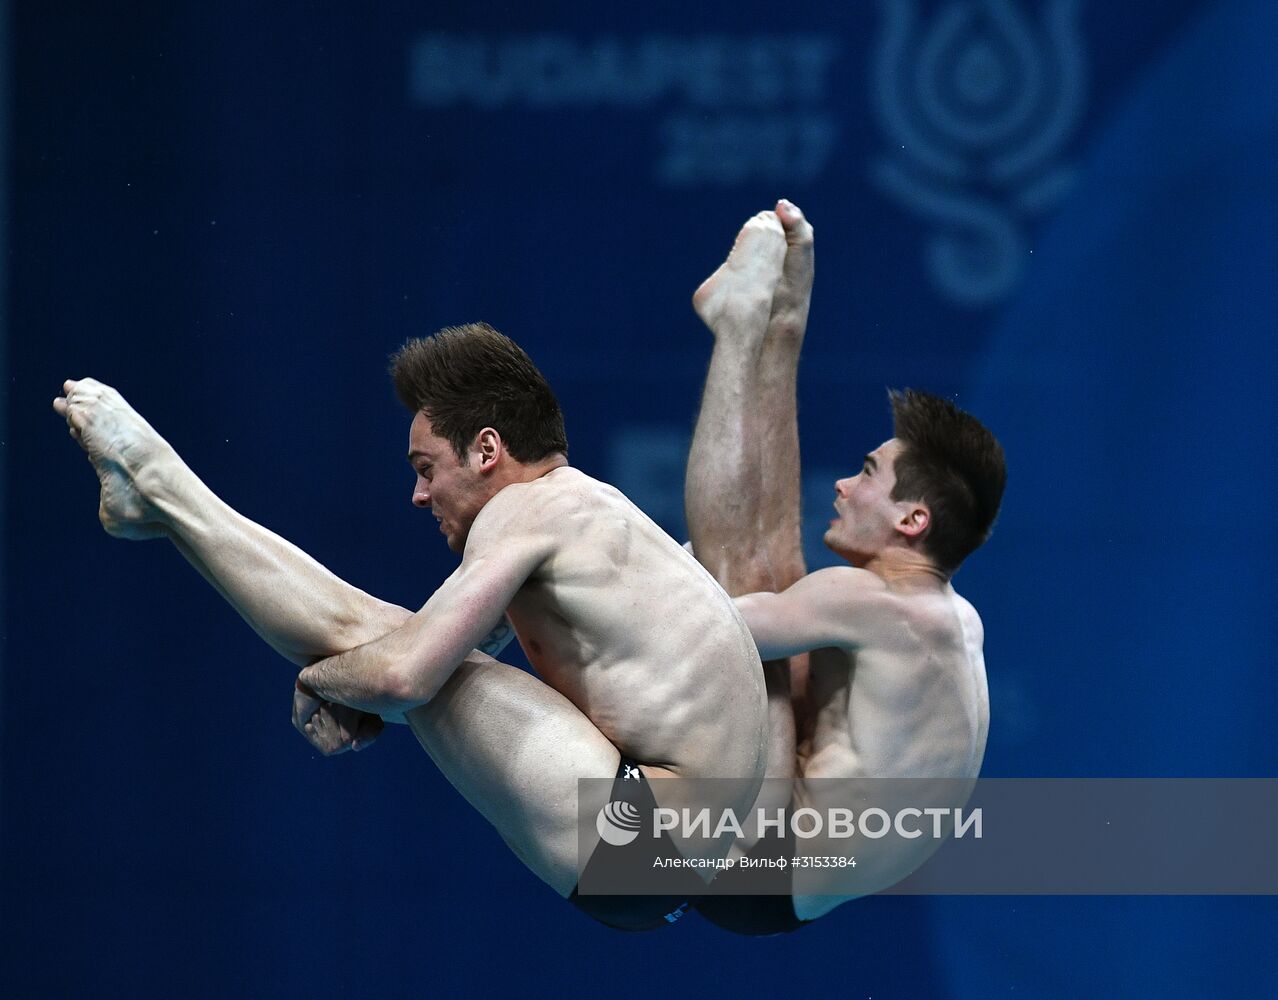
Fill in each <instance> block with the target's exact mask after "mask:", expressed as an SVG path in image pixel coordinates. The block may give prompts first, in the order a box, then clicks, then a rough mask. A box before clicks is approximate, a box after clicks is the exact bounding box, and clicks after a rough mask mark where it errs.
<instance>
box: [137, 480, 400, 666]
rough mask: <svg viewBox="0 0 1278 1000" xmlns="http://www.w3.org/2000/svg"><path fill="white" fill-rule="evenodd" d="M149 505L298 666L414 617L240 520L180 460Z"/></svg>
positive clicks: (154, 489) (157, 483)
mask: <svg viewBox="0 0 1278 1000" xmlns="http://www.w3.org/2000/svg"><path fill="white" fill-rule="evenodd" d="M146 487H147V496H148V499H150V500H151V502H152V503H153V504H154V505H155V507H156V508H157V509H158V510H159V511H160V512H161V513H162V515H163V517H164V522H163V523H164V526H165V530H166V533H167V534H168V536H169V538H170V539H171V540H172V541H173V543H174V545H175V546H176V547H177V549H178V550H179V551H180V552H181V553H182V555H183V556H185V557H186V559H187V560H188V561H189V562H190V563H191V565H192V566H194V567H195V569H196V570H197V571H199V573H200V574H201V575H202V576H203V577H204V578H205V579H206V580H208V582H209V583H210V584H212V585H213V587H214V588H215V589H216V590H217V591H218V593H220V594H221V595H222V596H223V597H224V598H225V599H226V600H227V602H228V603H230V604H231V606H232V607H234V608H235V610H236V611H238V612H239V614H240V616H241V617H243V618H244V620H245V621H246V622H248V623H249V625H250V626H251V627H252V628H253V630H254V631H255V632H257V634H258V635H260V636H261V637H262V638H263V639H264V640H266V642H267V643H268V644H270V646H271V647H272V648H274V649H275V650H276V651H277V652H279V653H280V654H281V655H282V656H284V657H285V658H287V659H289V660H291V661H292V662H294V663H297V664H307V663H310V662H312V661H314V660H316V659H318V658H322V657H327V656H332V655H334V654H336V653H341V652H344V651H345V650H348V649H352V648H354V647H356V646H361V645H363V644H365V643H368V642H371V641H372V640H374V639H377V638H380V637H381V636H383V635H386V634H387V633H389V632H392V631H394V630H395V629H397V628H398V627H399V626H401V625H402V624H403V623H404V622H405V621H407V620H408V618H409V617H411V614H412V613H411V612H410V611H408V610H407V609H405V608H400V607H397V606H395V605H393V604H388V603H387V602H385V601H381V600H379V599H377V598H375V597H372V596H371V595H369V594H366V593H364V592H363V591H362V590H360V589H358V588H357V587H353V586H351V585H350V584H348V583H345V582H344V581H342V580H340V579H339V578H338V577H336V576H335V575H334V574H332V573H330V572H329V571H328V570H327V569H325V568H324V567H323V566H321V565H320V564H319V563H318V562H316V561H315V560H314V559H312V558H311V557H310V556H308V555H307V554H306V553H305V552H303V551H302V550H301V549H299V548H297V546H295V545H293V544H291V543H290V542H288V541H286V540H285V539H283V538H281V537H280V536H278V535H276V534H274V533H273V532H271V531H268V530H267V529H266V528H264V527H262V526H261V525H259V524H255V523H254V522H252V521H250V520H249V519H248V518H246V517H244V516H242V515H241V514H239V513H237V512H236V511H235V510H233V509H232V508H231V507H229V506H228V505H227V504H226V503H224V502H223V501H222V500H221V499H220V498H218V497H217V496H216V495H215V494H214V493H213V491H212V490H210V489H209V488H208V487H207V486H206V485H205V484H204V483H203V482H201V481H200V480H199V478H198V477H196V476H195V474H194V473H193V472H192V471H191V470H190V469H189V468H188V467H187V466H185V465H184V464H182V463H181V462H180V460H177V461H176V462H170V463H167V467H166V468H164V469H160V470H155V474H154V475H152V476H151V477H149V482H147V484H146Z"/></svg>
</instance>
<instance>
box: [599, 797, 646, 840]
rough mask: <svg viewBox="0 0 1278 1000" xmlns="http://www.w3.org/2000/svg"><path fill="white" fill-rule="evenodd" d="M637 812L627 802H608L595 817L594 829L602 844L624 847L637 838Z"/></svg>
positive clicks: (638, 824) (638, 822)
mask: <svg viewBox="0 0 1278 1000" xmlns="http://www.w3.org/2000/svg"><path fill="white" fill-rule="evenodd" d="M640 825H641V824H640V821H639V810H638V809H636V808H635V807H634V806H633V805H631V804H630V803H629V802H609V803H608V804H607V805H606V806H604V807H603V808H602V809H600V810H599V815H598V816H596V817H595V829H596V830H598V831H599V836H600V837H602V838H603V841H604V843H606V844H611V845H612V846H613V847H625V846H626V845H627V844H629V843H632V842H633V841H634V839H635V838H636V837H637V836H639V827H640Z"/></svg>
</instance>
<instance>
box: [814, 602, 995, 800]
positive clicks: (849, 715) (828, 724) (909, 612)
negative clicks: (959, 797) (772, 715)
mask: <svg viewBox="0 0 1278 1000" xmlns="http://www.w3.org/2000/svg"><path fill="white" fill-rule="evenodd" d="M858 605H859V611H860V613H859V615H858V621H857V634H856V637H855V641H849V642H848V643H847V644H846V645H843V646H841V647H839V648H830V649H822V650H818V651H816V652H814V653H813V654H812V657H811V667H810V674H809V680H808V684H809V695H810V704H811V706H812V712H813V714H812V719H811V730H810V733H809V734H808V737H809V739H810V743H809V745H808V746H806V747H805V748H804V749H805V751H806V754H805V756H806V766H805V769H804V770H805V774H806V775H807V776H810V777H812V776H820V777H836V778H855V777H876V778H912V777H927V778H971V777H975V776H976V774H977V773H978V772H979V771H980V767H981V760H982V758H983V757H984V754H985V740H986V736H987V733H988V731H989V693H988V690H987V686H986V679H985V658H984V656H983V654H982V644H983V639H984V632H983V629H982V626H981V620H980V618H979V617H978V615H977V613H976V610H975V609H974V608H973V607H972V605H971V604H969V603H968V602H967V601H966V600H964V599H963V598H962V597H960V596H959V595H958V593H956V592H955V591H954V589H953V587H951V586H949V585H948V584H946V585H944V587H943V589H941V590H939V591H926V592H918V591H914V590H906V591H894V590H892V589H891V587H890V586H888V585H886V584H884V585H883V586H882V588H881V589H880V590H879V591H878V592H877V593H874V594H872V595H868V596H867V597H863V598H862V599H861V600H859V601H858Z"/></svg>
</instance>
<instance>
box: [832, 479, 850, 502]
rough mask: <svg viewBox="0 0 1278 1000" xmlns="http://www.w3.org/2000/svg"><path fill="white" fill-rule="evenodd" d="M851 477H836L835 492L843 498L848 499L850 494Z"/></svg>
mask: <svg viewBox="0 0 1278 1000" xmlns="http://www.w3.org/2000/svg"><path fill="white" fill-rule="evenodd" d="M851 483H852V480H851V479H836V480H835V482H834V492H835V494H836V495H838V496H839V497H840V498H842V499H846V498H847V495H848V486H849V485H851Z"/></svg>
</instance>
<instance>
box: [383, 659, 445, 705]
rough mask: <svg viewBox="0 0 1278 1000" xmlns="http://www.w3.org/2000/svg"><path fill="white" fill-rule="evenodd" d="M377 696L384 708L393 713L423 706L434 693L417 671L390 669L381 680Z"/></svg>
mask: <svg viewBox="0 0 1278 1000" xmlns="http://www.w3.org/2000/svg"><path fill="white" fill-rule="evenodd" d="M379 688H380V690H379V691H378V696H379V698H380V700H381V701H382V702H383V703H385V705H386V707H387V708H388V709H391V710H395V711H407V710H408V709H410V708H416V707H417V706H418V705H424V704H426V702H428V701H430V699H431V696H432V695H433V694H434V693H435V691H434V689H433V688H431V687H430V686H428V685H427V684H426V683H425V682H424V679H423V677H422V674H421V672H420V671H418V670H413V669H408V668H405V667H399V666H396V667H392V668H391V669H389V670H387V671H386V672H385V673H384V674H383V675H382V678H381V682H380V684H379Z"/></svg>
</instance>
